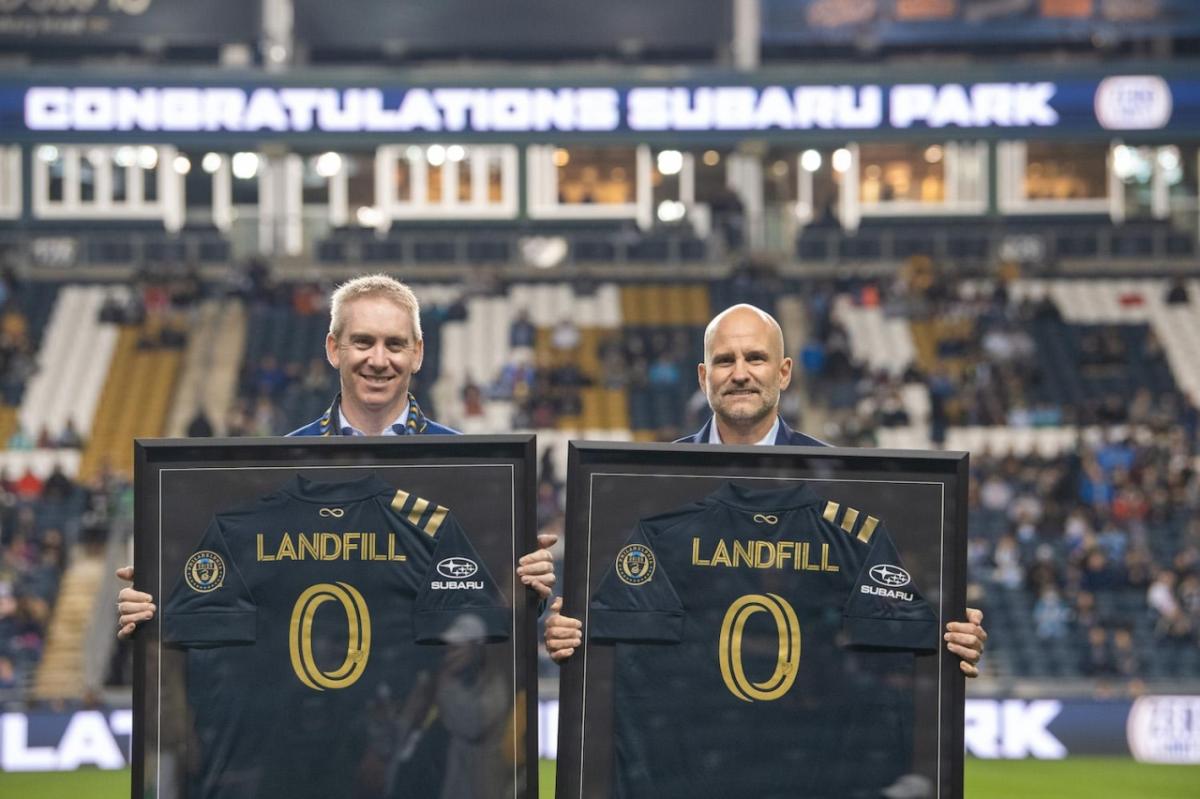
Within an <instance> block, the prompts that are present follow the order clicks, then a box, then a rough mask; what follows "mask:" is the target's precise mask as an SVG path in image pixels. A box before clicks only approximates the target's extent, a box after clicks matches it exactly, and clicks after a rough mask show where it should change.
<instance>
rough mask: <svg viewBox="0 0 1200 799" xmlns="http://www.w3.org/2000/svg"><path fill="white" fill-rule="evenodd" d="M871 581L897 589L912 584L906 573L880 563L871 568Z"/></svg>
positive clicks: (887, 564) (888, 564) (898, 568)
mask: <svg viewBox="0 0 1200 799" xmlns="http://www.w3.org/2000/svg"><path fill="white" fill-rule="evenodd" d="M871 579H872V580H874V581H875V582H877V583H879V584H880V585H886V586H888V587H890V588H899V587H900V586H902V585H908V584H909V583H910V582H912V577H910V576H909V575H908V572H906V571H904V569H901V568H900V567H899V566H893V565H891V564H890V563H881V564H879V565H878V566H872V567H871Z"/></svg>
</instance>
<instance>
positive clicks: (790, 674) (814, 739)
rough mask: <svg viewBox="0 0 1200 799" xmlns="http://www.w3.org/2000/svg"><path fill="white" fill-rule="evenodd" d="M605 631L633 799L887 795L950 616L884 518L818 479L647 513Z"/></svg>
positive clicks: (728, 487)
mask: <svg viewBox="0 0 1200 799" xmlns="http://www.w3.org/2000/svg"><path fill="white" fill-rule="evenodd" d="M588 626H589V631H588V634H589V638H590V639H591V640H593V641H598V642H614V643H616V653H615V670H616V673H615V676H614V687H613V702H614V708H613V714H614V721H613V724H614V736H615V760H616V764H615V766H616V768H615V773H614V777H613V781H614V790H613V792H614V795H615V796H617V797H622V799H649V798H650V797H656V798H660V799H661V798H668V799H669V798H670V797H680V799H699V798H700V797H713V798H714V799H716V797H721V798H722V799H724V798H725V797H738V799H775V797H779V798H780V799H782V798H783V797H789V798H790V799H797V797H801V798H804V799H811V798H813V797H831V798H832V797H838V798H839V799H842V798H844V797H864V799H865V798H866V797H871V799H875V798H876V797H879V796H880V795H881V793H880V792H881V791H882V790H883V789H884V788H886V787H887V786H888V785H890V784H892V783H894V782H895V781H896V780H898V779H899V778H900V777H901V776H903V775H904V774H905V773H906V771H907V770H908V769H909V767H910V765H909V764H910V762H911V755H912V742H911V716H912V698H911V697H912V693H911V679H912V673H913V669H912V666H913V653H914V652H918V651H933V650H936V649H937V647H938V621H937V616H936V614H935V613H934V611H933V609H932V608H931V606H930V605H929V603H928V602H926V600H925V599H924V597H922V595H921V593H920V592H919V591H918V589H917V588H916V586H914V585H913V582H912V580H911V578H910V576H909V574H908V572H907V571H906V570H905V569H904V567H903V564H902V563H901V562H900V558H899V555H898V554H897V552H896V548H895V545H894V544H893V543H892V540H891V537H890V536H889V535H888V533H887V530H886V529H885V528H884V525H883V524H882V523H881V522H880V521H879V520H878V519H876V518H875V517H873V516H869V515H867V514H865V513H860V512H859V511H858V510H856V509H854V508H848V507H843V506H840V505H839V504H838V503H836V502H829V501H826V500H824V499H822V498H820V497H818V496H817V495H816V494H815V493H814V492H813V491H812V489H811V488H809V487H808V486H807V485H803V484H801V485H797V486H791V487H789V488H786V489H783V490H778V489H772V490H755V489H748V488H744V487H741V486H739V485H736V484H733V483H726V484H725V485H723V486H722V487H721V488H720V489H719V490H718V491H716V492H715V493H713V494H712V495H710V496H709V497H707V498H706V499H704V500H702V501H700V502H697V503H693V504H691V505H688V506H685V507H683V508H680V509H679V510H676V511H673V512H670V513H666V514H663V515H660V516H655V517H651V518H649V519H645V520H643V521H641V522H640V523H639V524H638V526H637V529H636V530H635V531H634V532H633V534H632V536H631V537H630V538H629V540H628V542H627V544H626V546H624V547H623V548H622V549H621V550H620V551H619V552H618V554H617V556H616V559H615V562H614V563H613V564H612V566H611V567H610V568H609V570H608V572H607V574H606V575H605V577H604V578H603V580H602V582H601V584H600V586H599V588H598V589H597V590H596V592H595V594H594V595H593V597H592V600H591V606H590V612H589V617H588Z"/></svg>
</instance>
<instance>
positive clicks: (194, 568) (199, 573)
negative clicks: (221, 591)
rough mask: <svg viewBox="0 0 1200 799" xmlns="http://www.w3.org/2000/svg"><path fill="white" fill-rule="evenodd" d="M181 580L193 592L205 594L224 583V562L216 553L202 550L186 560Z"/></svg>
mask: <svg viewBox="0 0 1200 799" xmlns="http://www.w3.org/2000/svg"><path fill="white" fill-rule="evenodd" d="M183 579H184V580H186V581H187V584H188V586H189V587H190V588H191V589H192V590H193V591H199V592H200V593H202V594H206V593H208V592H209V591H212V590H214V589H216V588H220V587H221V583H223V582H225V561H223V560H221V556H220V555H218V554H217V553H216V552H213V551H211V550H208V549H202V550H200V551H199V552H197V553H196V554H195V555H192V556H191V557H190V558H188V562H187V565H186V566H184V567H183Z"/></svg>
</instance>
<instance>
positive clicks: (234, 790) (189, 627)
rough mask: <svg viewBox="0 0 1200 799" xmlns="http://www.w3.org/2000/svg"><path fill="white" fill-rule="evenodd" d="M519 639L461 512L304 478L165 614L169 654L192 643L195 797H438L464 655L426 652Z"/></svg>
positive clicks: (217, 535)
mask: <svg viewBox="0 0 1200 799" xmlns="http://www.w3.org/2000/svg"><path fill="white" fill-rule="evenodd" d="M510 631H511V612H510V610H509V608H508V606H507V604H506V602H505V600H504V598H503V596H502V594H501V592H500V591H499V589H498V587H497V585H496V583H495V581H494V580H493V579H492V576H491V575H490V574H489V573H488V570H487V569H486V568H485V567H484V565H483V562H482V560H481V559H480V557H479V556H478V554H477V553H476V552H475V550H474V548H473V547H472V546H471V543H470V541H469V540H468V538H467V535H466V534H465V532H464V531H463V529H462V528H461V527H460V526H459V523H458V522H457V521H456V520H455V518H454V516H453V515H452V514H451V513H450V512H449V511H448V509H447V508H445V507H443V506H441V505H438V504H436V503H434V502H429V501H427V500H425V499H422V498H420V497H416V496H413V495H411V494H409V493H408V492H405V491H397V490H396V489H395V488H394V487H391V486H389V485H387V484H386V483H384V482H383V481H382V480H380V479H379V478H378V477H376V476H374V475H372V476H369V477H366V478H363V479H359V480H354V481H351V482H344V483H318V482H313V481H309V480H307V479H305V478H303V477H296V478H294V479H292V480H291V481H289V482H288V483H287V484H286V485H285V486H284V487H283V488H281V489H280V490H278V491H276V492H274V493H272V494H269V495H267V496H265V497H263V498H261V499H259V500H258V501H256V502H253V503H250V504H248V505H246V506H244V507H241V508H238V509H236V510H231V511H229V512H225V513H219V514H217V515H216V516H215V517H214V518H213V520H212V522H211V523H210V524H209V526H208V530H207V531H206V532H205V534H204V537H203V539H202V540H201V541H200V543H199V544H198V545H197V546H196V547H195V549H194V550H193V552H192V554H191V556H190V557H189V558H188V560H187V563H186V565H185V567H184V570H183V574H182V576H181V577H180V579H179V581H178V584H177V585H176V586H175V588H174V590H173V591H172V593H171V595H170V598H169V599H168V601H167V604H166V606H165V608H164V612H163V640H164V642H166V643H169V644H174V645H177V646H181V647H186V648H187V695H188V703H189V707H190V711H191V713H192V717H193V718H192V722H193V723H192V728H193V730H194V735H193V743H192V744H191V745H192V746H195V747H196V749H197V750H198V757H197V758H196V759H195V762H194V763H193V764H191V766H190V768H189V772H190V778H189V780H188V797H189V799H234V797H237V798H238V799H247V798H252V797H258V798H262V799H266V798H267V797H280V798H281V799H282V797H288V798H289V799H292V798H293V797H294V798H296V799H318V798H319V799H327V797H334V796H337V797H352V798H356V799H385V797H393V796H431V797H436V796H438V795H439V792H440V790H441V782H440V780H441V777H442V776H443V775H442V773H441V772H440V770H439V769H438V768H437V767H436V765H434V767H430V765H431V764H430V762H429V761H430V759H431V758H436V757H437V756H438V755H437V753H436V752H435V751H433V750H435V749H436V747H433V748H432V749H431V742H432V741H434V739H436V738H437V737H438V733H437V730H438V729H439V728H438V725H437V724H436V723H435V720H436V718H437V714H438V707H437V700H436V698H435V693H436V692H435V687H436V686H437V685H438V678H439V669H440V668H441V666H442V661H443V658H444V657H445V655H446V653H447V651H448V649H447V647H446V646H422V644H449V645H451V646H456V647H459V648H461V649H462V650H470V649H477V648H478V645H479V644H481V643H483V642H488V641H500V640H505V639H507V638H508V637H509V634H510ZM472 659H475V660H478V658H477V657H476V658H472V657H471V654H470V652H467V651H464V652H462V653H461V654H459V655H456V658H455V662H456V663H462V662H470V661H471V660H472ZM442 736H443V737H444V732H443V733H442ZM444 750H445V747H444V745H443V746H442V747H441V756H443V757H444ZM415 752H420V753H421V755H422V758H424V760H425V761H426V762H424V763H422V764H421V767H419V768H415V767H413V764H411V763H409V762H408V760H409V759H411V758H412V755H413V754H414V753H415ZM414 774H417V775H420V776H419V777H417V778H414V777H413V775H414ZM414 779H416V781H417V782H419V783H423V784H412V781H413V780H414ZM400 783H407V784H400Z"/></svg>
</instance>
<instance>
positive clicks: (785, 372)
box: [779, 358, 792, 391]
mask: <svg viewBox="0 0 1200 799" xmlns="http://www.w3.org/2000/svg"><path fill="white" fill-rule="evenodd" d="M791 383H792V359H791V358H784V359H783V362H782V363H780V364H779V390H780V391H786V390H787V387H788V386H789V385H791Z"/></svg>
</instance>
